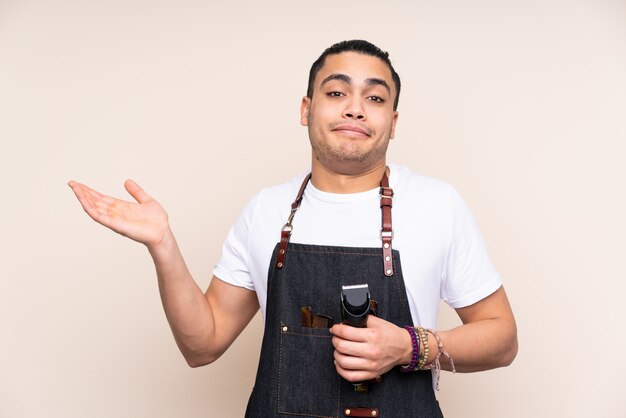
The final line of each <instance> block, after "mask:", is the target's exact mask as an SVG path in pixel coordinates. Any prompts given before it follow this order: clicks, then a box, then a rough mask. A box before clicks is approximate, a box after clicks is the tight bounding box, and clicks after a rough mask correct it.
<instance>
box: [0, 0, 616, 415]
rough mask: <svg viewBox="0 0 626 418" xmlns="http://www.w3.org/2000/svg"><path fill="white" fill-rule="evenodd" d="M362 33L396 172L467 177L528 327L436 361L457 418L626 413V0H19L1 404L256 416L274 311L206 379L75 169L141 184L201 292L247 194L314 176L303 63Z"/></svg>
mask: <svg viewBox="0 0 626 418" xmlns="http://www.w3.org/2000/svg"><path fill="white" fill-rule="evenodd" d="M353 38H364V39H368V40H370V41H372V42H374V43H376V44H378V45H379V46H380V47H381V48H383V49H385V50H387V51H389V52H390V53H391V58H392V60H393V63H394V65H395V66H396V69H397V70H398V72H399V74H400V76H401V77H402V82H403V89H402V96H401V98H400V107H399V111H400V119H399V123H398V129H397V132H396V133H397V136H396V139H395V140H394V141H393V142H392V144H391V147H390V161H393V162H397V163H402V164H405V165H408V166H409V167H411V168H412V169H413V170H414V171H417V172H419V173H422V174H425V175H429V176H434V177H438V178H442V179H444V180H446V181H449V182H451V183H452V184H453V185H454V186H456V187H457V188H458V189H459V190H460V191H461V193H462V194H463V195H464V197H465V199H466V200H467V201H468V203H469V204H470V206H471V208H472V209H473V211H474V213H475V215H476V218H477V220H478V222H479V224H480V226H481V229H482V232H483V234H484V236H485V239H486V241H487V244H488V246H489V249H490V254H491V256H492V258H493V260H494V262H495V264H496V265H497V267H498V269H499V271H500V273H501V275H502V277H503V278H504V282H505V286H506V288H507V291H508V294H509V298H510V300H511V303H512V306H513V309H514V311H515V314H516V317H517V321H518V327H519V340H520V351H519V355H518V357H517V359H516V361H515V362H514V364H513V365H512V366H511V367H509V368H506V369H499V370H495V371H490V372H485V373H477V374H469V375H452V374H450V373H445V374H444V375H443V377H442V380H441V387H442V389H441V391H440V392H439V393H438V397H439V399H440V402H441V404H442V409H443V411H444V413H445V414H446V416H447V417H452V418H454V417H516V418H517V417H519V418H522V417H524V418H525V417H531V416H532V417H588V416H596V417H624V416H626V400H625V399H624V388H625V387H626V377H625V376H626V375H625V371H626V367H625V366H624V360H623V355H624V353H625V352H626V344H625V337H624V327H623V325H622V323H623V322H624V321H623V319H624V313H623V307H622V306H623V299H624V298H623V293H624V284H623V283H624V280H625V279H626V274H625V273H626V269H625V268H624V255H625V251H624V250H625V245H624V237H625V236H626V223H625V221H624V213H626V198H625V192H624V180H625V179H626V164H625V162H626V159H625V156H626V149H625V148H626V145H625V143H626V141H625V140H626V129H625V119H626V118H625V117H626V2H624V1H618V0H614V1H608V0H572V1H557V0H541V1H495V0H494V1H487V0H479V1H462V0H455V1H438V2H434V1H413V2H409V1H406V2H403V1H398V0H396V1H386V2H382V1H366V0H360V1H342V2H334V1H321V0H320V1H315V2H298V1H293V0H290V1H287V0H285V1H259V2H253V1H248V2H243V1H233V2H228V3H227V2H217V1H200V0H195V1H181V2H174V1H166V0H162V1H147V0H145V1H141V0H123V1H122V0H112V1H96V0H90V1H85V0H82V1H81V0H73V1H71V0H58V1H55V0H49V1H43V0H40V1H37V0H0V139H1V144H2V147H1V150H2V151H1V152H0V182H1V184H0V187H1V189H0V190H1V193H2V203H1V205H0V211H1V212H0V214H1V215H0V219H1V221H2V224H1V233H0V250H1V252H0V254H1V257H2V263H1V265H0V269H1V277H0V330H1V332H2V334H1V335H2V340H1V344H0V416H1V417H6V418H26V417H28V418H31V417H32V418H35V417H37V418H39V417H53V418H57V417H58V418H62V417H63V418H65V417H81V418H82V417H98V418H99V417H103V418H104V417H148V416H149V417H154V418H157V417H190V418H192V417H237V416H241V415H242V414H243V411H244V409H245V404H246V402H247V398H248V395H249V392H250V390H251V386H252V383H253V379H254V375H255V371H256V363H257V360H258V347H259V345H260V338H261V333H262V323H261V320H260V318H259V317H258V316H257V317H256V318H255V320H254V321H253V323H252V324H251V326H250V327H248V329H247V330H246V331H245V332H244V334H243V335H242V336H241V337H240V338H239V340H238V341H236V343H235V344H234V345H233V346H232V347H231V349H230V351H229V352H228V353H227V354H226V355H225V356H224V357H223V358H221V359H220V360H219V361H218V362H217V363H215V364H214V365H211V366H209V367H204V368H200V369H190V368H188V367H187V365H186V363H185V362H184V360H183V358H182V356H181V355H180V354H179V353H178V350H177V348H176V346H175V343H174V341H173V338H172V337H171V334H170V331H169V328H168V325H167V323H166V320H165V317H164V314H163V312H162V308H161V304H160V300H159V296H158V290H157V286H156V280H155V277H154V272H153V266H152V264H151V260H150V258H149V256H148V254H147V251H146V250H145V249H144V248H143V247H142V246H141V245H139V244H136V243H134V242H131V241H129V240H126V239H125V238H123V237H120V236H117V235H115V234H113V233H111V232H110V231H108V230H105V229H104V228H102V227H101V226H99V225H97V224H95V223H94V222H92V221H91V220H90V219H89V218H88V217H87V216H86V215H85V214H84V213H83V211H82V210H81V208H80V206H79V204H78V202H77V201H76V199H75V198H74V196H73V194H72V193H71V191H70V189H69V188H68V187H67V185H66V182H67V181H68V180H69V179H72V178H73V179H76V180H78V181H81V182H84V183H86V184H88V185H91V186H93V187H94V188H96V189H98V190H100V191H102V192H104V193H107V194H111V195H113V196H116V197H124V198H126V196H127V195H126V193H125V191H124V190H123V187H122V183H123V181H124V180H125V179H126V178H134V179H135V180H137V181H138V182H139V183H140V184H141V185H142V186H144V187H145V189H146V190H147V191H148V192H149V193H150V194H152V195H153V196H154V197H156V198H157V199H158V200H159V201H160V202H161V203H162V204H163V205H164V206H165V208H166V209H167V210H168V213H169V215H170V220H171V224H172V227H173V229H174V231H175V233H176V236H177V238H178V241H179V244H180V246H181V248H182V250H183V253H184V254H185V256H186V260H187V263H188V265H189V268H190V270H191V271H192V273H193V275H194V277H195V278H196V280H197V282H198V283H199V284H200V286H201V287H202V288H206V286H207V285H208V283H209V279H210V277H211V273H212V268H213V264H214V263H215V262H216V261H217V259H218V257H219V255H220V251H221V244H222V241H223V239H224V238H225V235H226V233H227V231H228V228H229V227H230V225H231V224H232V222H233V221H234V219H235V218H236V216H237V215H238V213H239V211H240V210H241V208H242V207H243V205H244V204H245V202H246V201H247V200H248V199H249V198H250V196H251V195H252V194H253V193H255V192H256V191H257V190H258V189H259V188H260V187H263V186H267V185H271V184H276V183H279V182H282V181H285V180H286V179H289V178H291V177H293V176H295V175H297V174H299V173H301V172H303V171H305V170H306V169H307V167H308V166H309V158H310V156H309V145H308V138H307V135H306V130H305V128H302V127H301V126H300V125H299V116H298V109H299V104H300V99H301V97H302V96H303V95H304V93H305V89H306V80H307V75H308V70H309V67H310V64H311V63H312V62H313V60H314V59H315V58H316V57H317V56H318V55H319V54H320V53H321V52H322V51H323V50H324V48H326V47H327V46H329V45H330V44H332V43H334V42H336V41H339V40H343V39H353ZM285 209H286V211H285V215H287V212H288V208H285ZM277 237H278V231H277ZM455 324H457V320H456V319H455V315H454V313H453V312H452V311H450V309H448V308H447V307H445V306H443V307H442V316H441V321H440V328H449V327H451V326H454V325H455ZM399 402H401V395H399Z"/></svg>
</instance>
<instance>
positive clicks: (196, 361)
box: [183, 355, 217, 369]
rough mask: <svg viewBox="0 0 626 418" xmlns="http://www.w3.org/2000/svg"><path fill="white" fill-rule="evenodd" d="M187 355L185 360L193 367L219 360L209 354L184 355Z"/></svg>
mask: <svg viewBox="0 0 626 418" xmlns="http://www.w3.org/2000/svg"><path fill="white" fill-rule="evenodd" d="M183 357H185V361H186V362H187V365H188V366H189V367H191V368H192V369H195V368H198V367H202V366H206V365H209V364H211V363H213V362H214V361H215V360H217V357H208V356H197V355H195V356H192V355H183Z"/></svg>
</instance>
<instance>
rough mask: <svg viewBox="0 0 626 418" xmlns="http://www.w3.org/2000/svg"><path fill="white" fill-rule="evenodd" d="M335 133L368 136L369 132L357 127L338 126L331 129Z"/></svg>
mask: <svg viewBox="0 0 626 418" xmlns="http://www.w3.org/2000/svg"><path fill="white" fill-rule="evenodd" d="M332 130H333V131H335V132H342V133H347V134H358V135H365V136H370V132H369V130H368V129H365V128H362V127H360V126H357V125H339V126H335V127H333V128H332Z"/></svg>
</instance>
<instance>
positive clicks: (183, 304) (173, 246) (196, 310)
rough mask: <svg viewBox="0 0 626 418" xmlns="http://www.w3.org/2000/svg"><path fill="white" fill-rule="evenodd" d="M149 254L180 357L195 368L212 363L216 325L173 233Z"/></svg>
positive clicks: (168, 234) (214, 356) (150, 247)
mask: <svg viewBox="0 0 626 418" xmlns="http://www.w3.org/2000/svg"><path fill="white" fill-rule="evenodd" d="M148 250H149V252H150V255H151V256H152V259H153V261H154V265H155V268H156V274H157V279H158V284H159V292H160V294H161V301H162V303H163V308H164V310H165V315H166V317H167V320H168V322H169V325H170V328H171V330H172V333H173V334H174V339H175V340H176V343H177V344H178V347H179V349H180V351H181V353H182V354H183V356H184V357H185V359H186V360H187V362H188V363H189V364H190V365H192V366H195V365H198V363H202V364H206V363H209V362H212V361H213V360H215V358H216V357H218V356H219V354H217V351H215V352H213V350H212V349H215V348H217V347H216V344H215V343H214V341H213V340H214V336H215V321H214V318H213V314H212V312H211V307H210V305H209V303H208V301H207V299H206V297H205V295H204V293H203V292H202V290H201V289H200V288H199V287H198V285H197V284H196V282H195V281H194V280H193V277H192V276H191V273H190V272H189V269H188V268H187V265H186V264H185V260H184V259H183V256H182V254H181V252H180V249H179V247H178V244H177V243H176V239H175V238H174V235H173V234H172V232H171V230H168V232H167V233H166V234H165V236H164V238H163V240H162V241H161V242H160V243H159V244H158V245H153V246H149V247H148ZM220 354H221V353H220ZM200 358H201V359H202V360H199V359H200Z"/></svg>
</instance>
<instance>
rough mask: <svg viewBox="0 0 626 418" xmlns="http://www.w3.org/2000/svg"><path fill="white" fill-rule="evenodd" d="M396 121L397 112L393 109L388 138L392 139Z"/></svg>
mask: <svg viewBox="0 0 626 418" xmlns="http://www.w3.org/2000/svg"><path fill="white" fill-rule="evenodd" d="M396 123H398V112H397V111H395V110H394V112H393V119H392V121H391V135H389V139H393V137H394V136H395V134H396Z"/></svg>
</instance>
